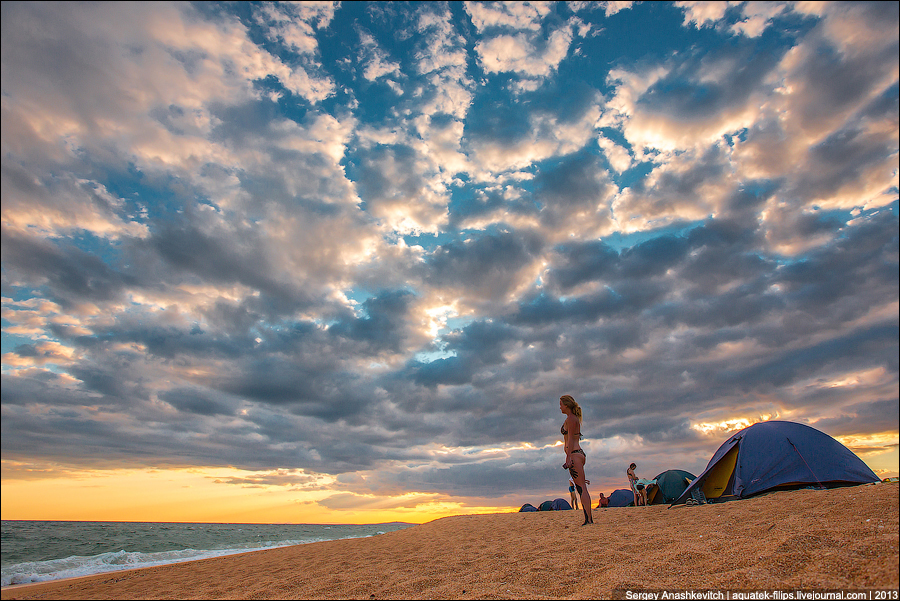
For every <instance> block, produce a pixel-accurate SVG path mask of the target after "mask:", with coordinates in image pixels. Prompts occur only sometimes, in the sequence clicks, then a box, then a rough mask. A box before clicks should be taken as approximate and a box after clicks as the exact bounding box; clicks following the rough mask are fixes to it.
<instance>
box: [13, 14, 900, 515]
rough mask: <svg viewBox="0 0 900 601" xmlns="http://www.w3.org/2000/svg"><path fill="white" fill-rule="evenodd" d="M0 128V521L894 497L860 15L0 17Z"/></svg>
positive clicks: (885, 324)
mask: <svg viewBox="0 0 900 601" xmlns="http://www.w3.org/2000/svg"><path fill="white" fill-rule="evenodd" d="M2 125H3V127H2V296H3V311H2V320H3V321H2V325H3V337H2V352H3V355H2V460H3V503H2V507H3V517H4V518H7V519H8V518H57V519H113V518H116V519H192V520H204V519H205V520H220V519H221V520H238V519H244V520H247V521H332V522H352V521H374V520H375V519H379V518H385V519H388V518H389V519H401V520H406V521H422V520H424V519H428V518H430V517H433V516H435V515H443V514H447V513H464V512H473V511H491V510H507V509H509V508H517V507H518V506H520V505H521V504H522V503H524V502H532V503H535V502H541V501H543V500H546V499H548V498H555V497H558V496H568V495H567V476H566V473H565V472H564V471H563V470H562V469H561V464H562V462H563V460H564V457H563V453H562V450H561V447H560V446H559V445H560V443H561V440H560V435H559V426H560V424H561V423H562V420H563V416H562V415H561V414H560V412H559V408H558V399H559V396H560V395H562V394H566V393H568V394H572V395H573V396H574V397H575V398H576V399H577V400H578V401H579V402H580V403H581V405H582V406H583V407H584V426H583V430H584V434H585V441H584V448H585V449H586V451H587V458H588V464H587V475H588V478H590V479H591V480H592V481H593V482H594V485H593V487H592V488H593V490H594V491H595V494H596V492H599V491H604V492H606V493H609V492H611V491H612V490H613V489H616V488H623V487H624V486H625V483H626V481H625V477H624V470H625V468H626V466H627V464H628V463H629V462H631V461H635V462H636V463H637V464H638V466H639V467H638V474H639V475H641V476H645V477H652V476H654V475H656V473H658V472H661V471H663V470H665V469H669V468H680V469H686V470H689V471H693V472H694V473H699V472H700V471H702V469H703V468H704V467H705V465H706V462H707V461H708V460H709V458H710V457H711V455H712V454H713V452H714V451H715V450H716V448H718V446H719V445H720V444H721V443H722V442H723V441H724V440H725V438H726V437H727V436H728V433H729V432H730V431H732V430H734V429H737V428H741V427H744V426H746V425H749V424H751V423H754V422H756V421H758V420H761V419H785V420H792V421H798V422H802V423H806V424H809V425H811V426H813V427H816V428H818V429H820V430H822V431H824V432H826V433H828V434H830V435H832V436H834V437H836V438H838V439H839V440H840V441H841V442H843V443H844V444H846V445H847V446H848V447H850V448H851V449H853V450H854V451H856V452H857V453H858V454H859V455H860V457H862V458H863V459H864V460H865V461H866V462H867V463H868V464H869V465H870V466H872V467H873V469H876V470H877V471H878V473H879V474H881V475H889V474H893V475H896V474H897V464H898V455H897V444H898V4H897V3H896V2H871V3H867V2H852V3H841V2H833V3H832V2H827V3H820V2H800V3H787V2H727V3H726V2H716V3H704V2H673V3H665V2H646V3H639V2H635V3H632V2H616V1H610V2H568V3H563V2H559V3H556V2H521V3H499V4H495V3H482V2H464V3H457V2H452V3H441V2H427V3H405V2H401V3H390V2H376V3H366V2H348V3H338V2H303V3H265V4H258V3H227V2H226V3H197V4H193V3H167V2H140V3H96V4H95V3H78V2H63V3H58V4H57V3H44V2H3V5H2ZM187 507H190V508H191V511H190V512H188V511H187V509H186V508H187Z"/></svg>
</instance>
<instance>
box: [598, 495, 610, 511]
mask: <svg viewBox="0 0 900 601" xmlns="http://www.w3.org/2000/svg"><path fill="white" fill-rule="evenodd" d="M604 507H609V497H604V496H603V493H600V500H599V501H598V502H597V509H602V508H604Z"/></svg>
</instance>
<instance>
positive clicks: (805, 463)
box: [787, 438, 825, 490]
mask: <svg viewBox="0 0 900 601" xmlns="http://www.w3.org/2000/svg"><path fill="white" fill-rule="evenodd" d="M787 441H788V442H789V443H791V446H792V447H793V448H794V450H795V451H797V455H800V459H802V460H803V464H804V465H805V466H806V469H808V470H809V473H810V474H812V477H813V478H815V479H816V484H818V485H819V488H820V489H821V490H825V485H824V484H822V483H821V482H819V477H818V476H816V473H815V472H814V471H813V469H812V468H811V467H809V464H808V463H807V462H806V459H805V458H804V457H803V455H801V454H800V450H799V449H798V448H797V446H796V445H795V444H794V443H793V441H792V440H791V439H790V438H788V439H787Z"/></svg>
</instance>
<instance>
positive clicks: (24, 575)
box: [0, 537, 354, 586]
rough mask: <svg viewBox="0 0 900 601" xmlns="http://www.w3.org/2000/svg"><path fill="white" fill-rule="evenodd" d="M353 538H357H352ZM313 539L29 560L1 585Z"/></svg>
mask: <svg viewBox="0 0 900 601" xmlns="http://www.w3.org/2000/svg"><path fill="white" fill-rule="evenodd" d="M351 538H354V537H351ZM317 540H320V539H314V540H294V541H278V542H272V543H262V544H261V545H257V546H254V547H250V546H247V547H238V548H230V549H215V550H196V549H181V550H179V551H163V552H159V553H135V552H129V551H115V552H111V553H100V554H99V555H92V556H90V557H79V556H72V557H66V558H63V559H52V560H49V561H28V562H24V563H17V564H12V565H9V566H6V567H4V568H3V569H2V574H0V584H2V586H11V585H14V584H31V583H35V582H47V581H50V580H60V579H63V578H76V577H79V576H92V575H94V574H105V573H107V572H118V571H122V570H134V569H137V568H149V567H153V566H160V565H166V564H172V563H181V562H183V561H194V560H197V559H207V558H210V557H221V556H224V555H234V554H236V553H247V552H249V551H262V550H264V549H275V548H278V547H289V546H291V545H300V544H305V543H310V542H316V541H317Z"/></svg>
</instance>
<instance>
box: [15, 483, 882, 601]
mask: <svg viewBox="0 0 900 601" xmlns="http://www.w3.org/2000/svg"><path fill="white" fill-rule="evenodd" d="M594 516H595V517H594V519H595V524H594V525H593V526H586V527H582V526H581V522H582V519H583V515H582V513H581V512H580V511H556V512H538V513H497V514H488V515H474V516H456V517H448V518H443V519H439V520H435V521H433V522H429V523H427V524H422V525H419V526H415V527H412V528H408V529H406V530H400V531H397V532H389V533H387V534H383V535H379V536H375V537H371V538H365V539H351V540H340V541H328V542H321V543H312V544H307V545H300V546H295V547H286V548H282V549H274V550H267V551H257V552H253V553H244V554H241V555H232V556H228V557H221V558H215V559H206V560H201V561H194V562H189V563H182V564H176V565H169V566H161V567H153V568H145V569H141V570H132V571H127V572H117V573H113V574H103V575H97V576H90V577H85V578H78V579H71V580H62V581H56V582H48V583H41V584H33V585H24V586H17V587H9V588H5V589H3V591H2V598H3V599H210V598H212V599H261V598H265V599H348V598H349V599H507V598H511V599H585V598H625V591H627V590H632V591H636V590H646V589H653V590H685V589H694V590H700V589H703V590H706V589H720V590H730V591H736V590H745V591H746V590H781V591H796V590H807V591H808V590H826V589H827V590H835V589H842V590H856V591H859V590H872V589H881V590H891V591H896V590H897V588H898V581H900V578H898V568H900V566H898V521H900V520H898V485H897V484H875V485H866V486H857V487H852V488H843V489H835V490H828V491H815V490H799V491H789V492H777V493H771V494H767V495H763V496H759V497H756V498H753V499H748V500H745V501H733V502H729V503H720V504H711V505H704V506H698V507H685V506H681V507H675V508H672V509H668V508H667V506H665V505H662V506H651V507H636V508H635V507H631V508H617V509H604V510H594ZM886 598H887V599H896V597H895V596H889V597H886Z"/></svg>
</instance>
